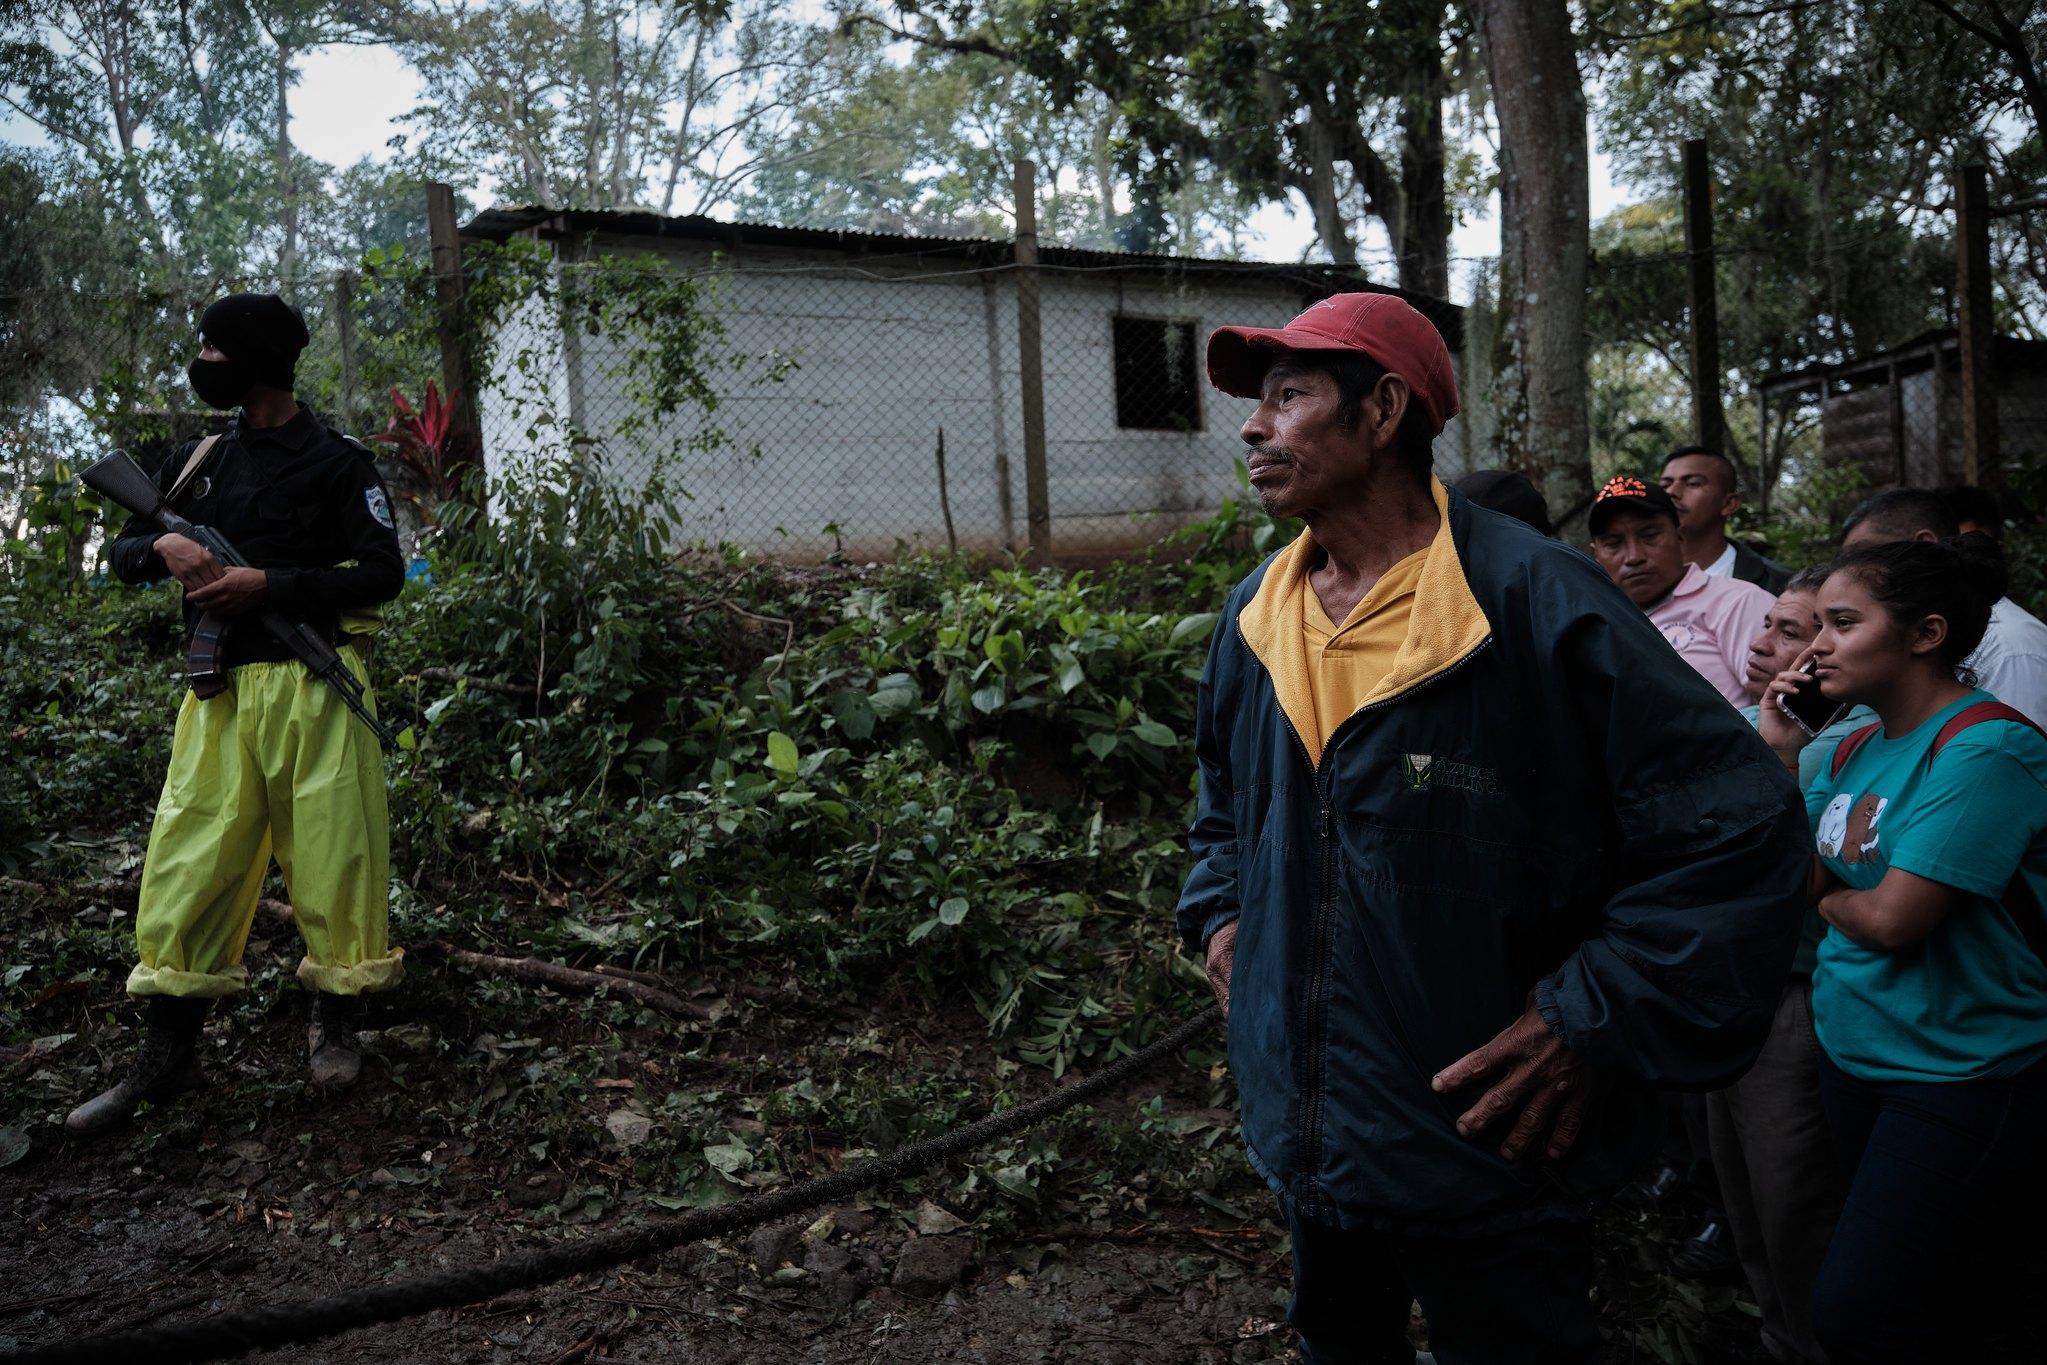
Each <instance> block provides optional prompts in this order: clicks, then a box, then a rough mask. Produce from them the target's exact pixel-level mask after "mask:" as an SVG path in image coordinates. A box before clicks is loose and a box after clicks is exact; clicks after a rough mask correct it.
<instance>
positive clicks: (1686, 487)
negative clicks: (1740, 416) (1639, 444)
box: [1661, 446, 1791, 598]
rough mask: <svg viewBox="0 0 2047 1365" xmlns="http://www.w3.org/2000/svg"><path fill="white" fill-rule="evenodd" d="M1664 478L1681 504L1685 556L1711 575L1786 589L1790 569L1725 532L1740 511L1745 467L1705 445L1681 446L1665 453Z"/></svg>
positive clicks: (1774, 590) (1666, 488)
mask: <svg viewBox="0 0 2047 1365" xmlns="http://www.w3.org/2000/svg"><path fill="white" fill-rule="evenodd" d="M1661 482H1662V484H1663V491H1664V492H1666V493H1668V494H1670V499H1671V501H1672V502H1674V503H1676V504H1677V523H1678V526H1679V527H1680V528H1681V529H1682V530H1683V531H1684V536H1685V558H1686V559H1687V560H1689V561H1690V562H1691V563H1693V564H1696V565H1698V566H1699V568H1700V569H1701V570H1703V571H1704V572H1705V573H1706V575H1707V577H1709V578H1738V579H1740V580H1741V581H1742V582H1744V583H1753V584H1755V585H1756V586H1757V587H1759V588H1761V589H1762V590H1763V591H1764V592H1766V593H1768V594H1769V595H1770V596H1771V597H1773V598H1774V597H1775V596H1776V595H1777V594H1778V593H1780V592H1782V591H1784V585H1785V584H1786V583H1788V582H1790V581H1791V570H1789V569H1787V568H1785V567H1784V566H1783V565H1782V564H1778V563H1774V562H1773V561H1771V560H1768V559H1765V558H1763V557H1762V556H1761V555H1759V554H1757V553H1756V552H1755V551H1754V550H1752V549H1750V548H1749V547H1748V546H1746V545H1744V544H1742V543H1741V542H1740V541H1738V540H1735V539H1732V538H1731V537H1729V536H1728V534H1727V519H1728V518H1729V517H1731V516H1733V515H1734V514H1735V513H1736V512H1738V511H1740V510H1741V472H1740V471H1739V470H1737V469H1736V468H1735V467H1734V461H1732V460H1730V459H1728V458H1727V457H1726V456H1725V455H1722V454H1721V453H1720V452H1719V451H1717V450H1711V449H1708V448H1707V447H1705V446H1682V447H1680V448H1678V449H1676V450H1673V451H1671V452H1670V454H1669V455H1668V456H1666V457H1665V458H1664V461H1663V478H1662V480H1661Z"/></svg>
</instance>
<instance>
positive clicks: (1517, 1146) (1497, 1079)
mask: <svg viewBox="0 0 2047 1365" xmlns="http://www.w3.org/2000/svg"><path fill="white" fill-rule="evenodd" d="M1210 960H1211V961H1213V957H1211V959H1210ZM1213 976H1214V968H1213V967H1211V968H1210V977H1211V979H1213ZM1478 1080H1484V1081H1487V1082H1489V1084H1488V1085H1487V1087H1486V1091H1485V1093H1484V1094H1483V1095H1480V1096H1479V1097H1478V1103H1476V1104H1474V1105H1472V1106H1471V1108H1469V1109H1467V1110H1465V1111H1464V1115H1463V1117H1461V1118H1459V1119H1458V1120H1457V1131H1458V1132H1460V1133H1462V1134H1464V1136H1466V1137H1477V1136H1478V1135H1479V1134H1480V1133H1483V1132H1484V1131H1485V1130H1486V1129H1488V1128H1490V1127H1492V1126H1493V1125H1494V1124H1495V1123H1497V1122H1499V1121H1500V1120H1501V1119H1503V1118H1506V1117H1508V1116H1509V1115H1513V1116H1514V1123H1513V1126H1512V1127H1511V1128H1510V1129H1509V1130H1508V1132H1507V1138H1506V1141H1505V1142H1503V1143H1501V1144H1500V1155H1501V1156H1503V1157H1506V1158H1507V1160H1509V1161H1517V1160H1519V1159H1520V1157H1521V1154H1522V1152H1524V1151H1526V1150H1527V1149H1528V1147H1529V1145H1530V1144H1531V1143H1533V1142H1534V1141H1535V1140H1536V1139H1537V1138H1539V1137H1541V1136H1542V1135H1543V1134H1544V1133H1545V1132H1547V1133H1548V1134H1549V1146H1548V1152H1549V1156H1550V1159H1551V1160H1555V1159H1556V1158H1558V1157H1561V1156H1562V1155H1564V1153H1566V1152H1568V1151H1570V1150H1571V1144H1572V1143H1574V1142H1576V1141H1577V1140H1578V1130H1579V1129H1580V1128H1581V1127H1582V1126H1583V1125H1584V1122H1585V1104H1586V1101H1587V1100H1588V1099H1589V1098H1590V1093H1591V1087H1590V1085H1589V1084H1588V1082H1589V1080H1590V1075H1589V1073H1588V1072H1587V1070H1586V1067H1585V1063H1584V1062H1582V1061H1580V1060H1579V1058H1578V1055H1577V1054H1576V1053H1574V1052H1572V1051H1571V1050H1570V1049H1569V1048H1567V1047H1565V1046H1564V1041H1563V1039H1561V1038H1559V1037H1557V1035H1556V1031H1555V1030H1554V1029H1552V1028H1551V1027H1550V1026H1549V1023H1548V1021H1547V1020H1545V1019H1544V1018H1543V1017H1542V1014H1541V1013H1540V1012H1539V1011H1538V1010H1537V1009H1536V1008H1535V1001H1534V999H1533V998H1532V997H1531V998H1530V1000H1529V1003H1528V1008H1527V1010H1525V1011H1524V1012H1523V1013H1522V1015H1521V1017H1520V1018H1519V1019H1516V1020H1515V1021H1514V1022H1513V1023H1511V1024H1509V1025H1508V1026H1507V1027H1506V1029H1505V1030H1504V1031H1502V1032H1501V1034H1500V1036H1499V1037H1497V1038H1495V1039H1493V1040H1492V1041H1491V1042H1490V1043H1487V1044H1486V1045H1485V1046H1484V1047H1482V1048H1480V1049H1478V1051H1476V1052H1473V1053H1470V1054H1468V1055H1466V1056H1464V1057H1461V1058H1459V1059H1458V1060H1457V1061H1455V1062H1452V1063H1451V1064H1450V1065H1449V1066H1446V1067H1444V1068H1443V1069H1442V1070H1441V1071H1439V1072H1437V1073H1436V1078H1435V1080H1434V1082H1433V1083H1432V1084H1433V1085H1434V1086H1435V1088H1436V1091H1437V1093H1439V1094H1448V1093H1449V1092H1451V1091H1453V1090H1460V1089H1462V1088H1463V1087H1465V1086H1467V1085H1470V1084H1471V1083H1472V1082H1473V1081H1478Z"/></svg>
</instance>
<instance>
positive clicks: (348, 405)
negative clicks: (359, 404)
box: [334, 270, 366, 436]
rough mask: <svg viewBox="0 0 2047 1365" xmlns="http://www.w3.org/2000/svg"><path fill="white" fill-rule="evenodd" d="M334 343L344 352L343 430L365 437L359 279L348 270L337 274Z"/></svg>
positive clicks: (337, 414) (335, 283)
mask: <svg viewBox="0 0 2047 1365" xmlns="http://www.w3.org/2000/svg"><path fill="white" fill-rule="evenodd" d="M334 344H335V345H336V346H338V347H339V348H340V350H341V394H340V404H339V406H340V409H341V410H340V411H339V412H338V413H336V414H335V416H337V417H339V418H340V419H341V429H342V430H343V431H345V432H347V433H349V434H350V435H355V436H359V435H364V434H366V433H363V432H359V431H357V430H356V420H357V417H356V410H355V276H354V275H352V274H350V273H349V272H348V271H346V270H340V271H336V272H335V274H334Z"/></svg>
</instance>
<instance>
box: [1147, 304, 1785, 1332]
mask: <svg viewBox="0 0 2047 1365" xmlns="http://www.w3.org/2000/svg"><path fill="white" fill-rule="evenodd" d="M1208 367H1209V377H1210V379H1211V380H1212V381H1213V382H1214V383H1215V385H1216V387H1218V388H1220V389H1222V390H1223V391H1224V392H1226V393H1231V394H1235V395H1238V396H1240V397H1244V398H1249V399H1252V400H1254V401H1255V402H1256V404H1257V406H1256V408H1255V409H1254V410H1253V411H1252V413H1251V415H1250V417H1249V419H1248V420H1246V421H1245V423H1244V427H1243V438H1244V441H1245V444H1246V445H1247V446H1248V448H1249V449H1248V451H1247V457H1246V464H1247V466H1248V467H1249V470H1250V477H1251V482H1252V485H1253V487H1254V488H1255V489H1256V490H1257V493H1258V497H1259V500H1260V502H1262V503H1263V504H1264V506H1265V509H1266V510H1267V511H1268V512H1270V513H1272V514H1274V515H1275V516H1284V517H1298V518H1300V519H1301V520H1302V521H1303V522H1305V523H1306V526H1307V529H1306V530H1305V531H1304V532H1303V534H1302V535H1301V536H1300V538H1299V539H1297V540H1295V541H1294V542H1293V543H1292V544H1291V545H1289V546H1288V547H1286V548H1285V549H1283V550H1281V551H1279V552H1278V553H1276V554H1274V555H1273V556H1271V557H1270V558H1269V559H1267V560H1266V561H1265V563H1263V564H1262V565H1260V566H1259V568H1258V569H1257V570H1256V571H1255V572H1253V573H1252V574H1251V575H1250V577H1248V578H1246V579H1245V580H1244V582H1242V583H1240V584H1239V585H1238V586H1237V587H1236V588H1235V590H1233V591H1232V593H1231V594H1230V598H1229V601H1228V603H1227V605H1226V607H1225V609H1224V611H1223V613H1222V622H1221V624H1220V625H1219V626H1218V628H1217V630H1216V633H1215V636H1214V638H1213V640H1212V641H1211V643H1210V647H1209V657H1208V665H1207V668H1206V670H1205V671H1204V673H1203V675H1202V681H1201V691H1200V697H1199V702H1198V708H1197V718H1196V751H1197V755H1198V757H1199V760H1200V777H1201V784H1200V797H1199V800H1198V803H1197V811H1196V816H1195V821H1194V825H1193V828H1192V830H1191V831H1190V840H1189V842H1190V845H1191V848H1192V852H1193V855H1194V858H1195V866H1194V869H1193V871H1192V872H1191V874H1190V875H1189V877H1188V879H1187V883H1186V887H1185V889H1184V891H1183V892H1182V894H1181V899H1180V906H1179V925H1180V929H1181V932H1182V934H1183V936H1184V937H1185V939H1186V941H1187V943H1188V945H1189V946H1190V948H1192V949H1194V950H1196V951H1198V952H1200V953H1202V954H1203V955H1204V958H1205V960H1206V962H1207V965H1208V972H1209V979H1210V981H1211V982H1212V983H1213V984H1214V986H1215V990H1216V995H1217V998H1218V1000H1219V1001H1220V1002H1221V1003H1222V1005H1223V1008H1224V1010H1225V1012H1226V1013H1227V1015H1228V1017H1229V1025H1230V1036H1229V1053H1230V1067H1231V1071H1232V1073H1233V1074H1234V1076H1235V1079H1236V1083H1237V1087H1238V1093H1239V1096H1240V1099H1241V1103H1242V1107H1243V1132H1244V1139H1245V1145H1246V1147H1247V1148H1248V1150H1249V1154H1250V1157H1251V1161H1252V1163H1253V1164H1254V1165H1255V1166H1256V1167H1257V1168H1258V1170H1259V1171H1260V1172H1261V1173H1262V1174H1263V1175H1264V1176H1265V1178H1266V1180H1267V1181H1268V1183H1270V1184H1271V1186H1272V1188H1273V1190H1274V1191H1275V1193H1277V1195H1278V1196H1279V1199H1280V1203H1281V1206H1282V1208H1283V1211H1284V1213H1285V1215H1286V1217H1287V1220H1288V1224H1289V1226H1290V1228H1291V1231H1292V1241H1293V1252H1294V1301H1293V1306H1292V1308H1291V1310H1290V1312H1289V1318H1290V1320H1291V1321H1292V1322H1293V1324H1294V1327H1295V1329H1296V1330H1297V1331H1298V1332H1299V1334H1300V1337H1301V1346H1302V1353H1303V1357H1304V1358H1305V1359H1307V1360H1310V1361H1317V1362H1328V1361H1382V1360H1385V1361H1390V1360H1400V1361H1406V1360H1409V1359H1411V1358H1412V1357H1411V1352H1410V1350H1409V1348H1408V1347H1407V1346H1406V1344H1405V1340H1406V1339H1405V1333H1406V1327H1407V1322H1408V1315H1409V1308H1410V1305H1411V1303H1412V1302H1414V1301H1416V1300H1418V1301H1419V1302H1420V1304H1421V1307H1422V1311H1423V1313H1424V1314H1425V1315H1426V1316H1427V1318H1428V1322H1429V1343H1430V1347H1431V1349H1432V1350H1433V1351H1434V1352H1435V1354H1436V1358H1437V1359H1438V1360H1439V1361H1441V1362H1443V1365H1474V1363H1478V1362H1502V1363H1504V1362H1514V1363H1515V1365H1530V1363H1531V1362H1543V1361H1571V1362H1588V1361H1593V1360H1596V1359H1598V1355H1599V1339H1598V1333H1597V1331H1596V1329H1595V1325H1594V1322H1593V1317H1592V1312H1591V1308H1590V1305H1589V1303H1588V1300H1587V1291H1588V1289H1589V1287H1590V1282H1591V1273H1592V1241H1591V1231H1590V1227H1591V1224H1590V1211H1591V1209H1592V1207H1593V1204H1594V1202H1595V1200H1596V1199H1597V1197H1598V1196H1600V1195H1601V1194H1603V1193H1604V1192H1606V1191H1607V1190H1610V1189H1612V1188H1613V1187H1614V1186H1616V1185H1618V1184H1619V1183H1620V1182H1621V1181H1622V1180H1624V1179H1625V1178H1627V1177H1628V1176H1629V1175H1630V1174H1632V1173H1633V1171H1634V1169H1635V1168H1636V1167H1637V1166H1638V1165H1639V1164H1640V1162H1641V1161H1642V1160H1643V1159H1644V1158H1646V1157H1647V1156H1648V1154H1649V1153H1650V1151H1651V1150H1652V1149H1653V1146H1654V1143H1655V1138H1656V1135H1657V1131H1658V1129H1657V1125H1656V1119H1657V1111H1656V1110H1655V1108H1654V1106H1653V1105H1652V1104H1651V1103H1650V1102H1649V1100H1648V1097H1647V1095H1646V1094H1645V1093H1644V1092H1645V1091H1646V1090H1647V1089H1648V1088H1650V1087H1657V1088H1698V1089H1704V1088H1710V1087H1714V1086H1719V1085H1724V1084H1726V1083H1727V1082H1728V1081H1730V1080H1732V1079H1733V1078H1734V1077H1736V1076H1738V1075H1740V1074H1741V1073H1742V1072H1743V1071H1744V1070H1746V1069H1747V1067H1748V1066H1749V1064H1750V1062H1751V1061H1752V1060H1753V1059H1754V1057H1755V1053H1756V1050H1757V1048H1758V1046H1759V1045H1760V1043H1761V1041H1762V1038H1763V1036H1764V1033H1765V1031H1766V1030H1767V1028H1768V1026H1769V1022H1770V1018H1771V1014H1772V1011H1773V1009H1774V1007H1775V1005H1776V1001H1777V996H1778V994H1779V992H1780V990H1781V987H1782V985H1783V982H1784V979H1785V976H1786V974H1787V972H1788V971H1789V969H1790V964H1791V955H1792V951H1793V948H1794V946H1795V943H1796V940H1797V936H1798V928H1799V905H1800V898H1801V896H1802V894H1803V891H1804V885H1805V873H1806V865H1807V863H1808V861H1809V857H1810V855H1809V854H1808V853H1807V851H1806V846H1805V843H1806V837H1807V836H1806V825H1805V817H1804V811H1803V809H1802V807H1801V805H1800V800H1799V796H1798V793H1797V791H1796V790H1795V789H1794V788H1793V787H1792V785H1791V783H1790V781H1789V780H1788V779H1787V778H1786V777H1785V775H1784V771H1783V769H1782V767H1781V765H1779V764H1778V763H1777V762H1776V760H1775V758H1774V757H1773V756H1772V755H1771V754H1770V752H1769V751H1768V750H1767V749H1766V748H1765V747H1764V746H1763V745H1762V743H1761V742H1760V741H1759V740H1758V739H1757V738H1756V736H1755V734H1754V733H1753V732H1752V731H1751V730H1750V728H1749V727H1748V726H1747V725H1746V724H1745V723H1744V722H1743V721H1742V719H1741V717H1740V716H1739V715H1738V714H1737V713H1736V712H1735V711H1734V709H1733V708H1732V707H1730V706H1728V705H1727V704H1726V703H1725V702H1723V701H1721V700H1720V698H1719V697H1718V696H1716V695H1715V694H1714V692H1713V691H1712V689H1711V688H1710V687H1708V686H1707V684H1706V683H1705V682H1704V681H1703V680H1702V679H1701V678H1700V677H1699V675H1698V674H1697V673H1695V672H1693V671H1692V670H1691V669H1690V668H1688V667H1687V666H1686V665H1685V664H1684V663H1683V661H1682V660H1680V659H1679V658H1678V657H1677V656H1676V655H1675V654H1673V653H1672V652H1671V650H1670V648H1669V647H1668V646H1667V645H1666V644H1665V643H1664V641H1663V640H1662V638H1661V637H1660V636H1659V635H1658V634H1657V632H1656V629H1655V627H1654V626H1653V625H1651V624H1650V622H1649V621H1648V619H1647V618H1646V617H1644V616H1643V615H1642V613H1641V612H1640V611H1638V610H1637V609H1636V608H1635V607H1634V605H1633V604H1632V603H1630V602H1629V601H1628V599H1627V598H1626V597H1624V596H1622V595H1621V593H1620V592H1619V591H1618V590H1617V589H1615V587H1614V586H1613V584H1612V583H1610V582H1608V581H1607V579H1606V577H1605V575H1603V574H1602V573H1600V571H1599V569H1598V568H1597V567H1596V566H1595V565H1594V564H1593V563H1592V562H1591V561H1590V560H1589V559H1587V558H1586V557H1585V556H1584V555H1582V554H1580V553H1579V552H1577V551H1576V550H1573V549H1570V548H1568V547H1566V546H1564V545H1562V544H1560V543H1558V542H1557V541H1554V540H1550V539H1547V538H1545V537H1543V536H1542V535H1541V534H1539V533H1538V532H1537V531H1535V530H1534V529H1533V528H1532V527H1529V526H1527V525H1525V524H1523V523H1522V522H1520V521H1517V520H1515V519H1513V518H1511V517H1507V516H1504V515H1501V514H1499V513H1495V512H1491V511H1487V510H1486V509H1484V508H1480V507H1477V506H1474V505H1473V504H1472V503H1471V502H1469V501H1468V500H1466V499H1465V498H1464V497H1463V496H1462V495H1460V494H1455V493H1451V492H1449V491H1448V490H1446V489H1445V488H1444V486H1443V485H1442V483H1441V482H1439V481H1438V480H1437V479H1436V477H1435V475H1434V473H1433V471H1432V464H1433V457H1432V453H1431V444H1432V442H1433V440H1434V438H1435V437H1436V435H1437V434H1438V433H1440V432H1441V431H1442V428H1443V423H1444V422H1446V421H1447V420H1449V418H1450V417H1451V416H1453V415H1454V414H1455V413H1456V411H1457V386H1456V380H1455V378H1454V375H1453V372H1452V370H1451V366H1450V356H1449V352H1448V351H1447V350H1446V349H1445V347H1444V345H1443V340H1442V338H1441V337H1440V336H1439V335H1438V334H1437V332H1436V330H1435V328H1434V327H1433V326H1431V325H1430V323H1429V321H1428V320H1427V319H1426V318H1424V317H1423V316H1422V315H1421V314H1420V313H1417V312H1416V311H1415V310H1414V309H1413V308H1411V307H1410V306H1408V304H1406V303H1405V302H1404V301H1402V300H1401V299H1399V298H1398V297H1395V296H1392V295H1387V294H1363V293H1361V294H1341V295H1337V296H1336V297H1334V298H1330V299H1326V300H1324V301H1322V302H1320V303H1317V304H1315V305H1314V306H1313V307H1311V308H1309V309H1308V310H1307V311H1306V312H1304V313H1302V314H1301V315H1300V316H1299V317H1297V318H1295V319H1294V320H1293V321H1292V322H1291V323H1289V324H1288V325H1287V326H1285V327H1283V328H1272V329H1258V328H1241V327H1225V328H1222V329H1221V330H1219V331H1217V332H1216V333H1215V334H1214V336H1213V337H1212V338H1211V339H1210V341H1209V351H1208Z"/></svg>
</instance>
